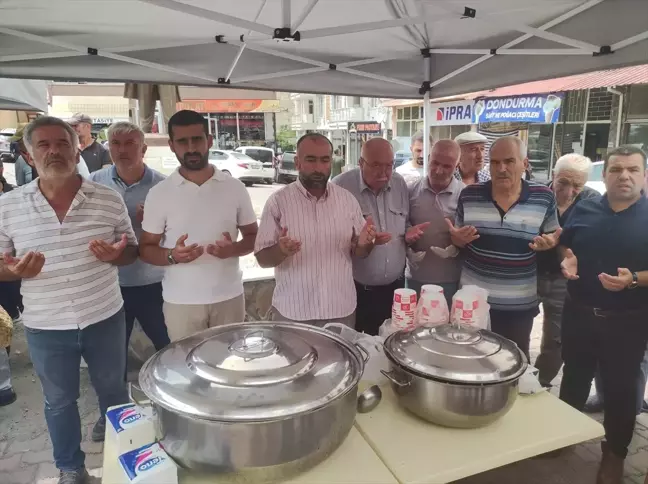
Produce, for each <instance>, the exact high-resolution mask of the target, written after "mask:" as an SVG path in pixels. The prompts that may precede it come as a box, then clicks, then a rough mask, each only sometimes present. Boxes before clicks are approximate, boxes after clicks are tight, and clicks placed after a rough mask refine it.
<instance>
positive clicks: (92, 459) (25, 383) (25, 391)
mask: <svg viewBox="0 0 648 484" xmlns="http://www.w3.org/2000/svg"><path fill="white" fill-rule="evenodd" d="M5 177H6V178H7V180H8V181H9V182H10V183H11V182H13V165H10V164H5ZM278 188H279V186H276V185H275V186H263V185H258V186H253V187H250V188H248V191H249V193H250V196H251V198H252V202H253V205H254V209H255V212H256V213H257V216H260V214H261V211H262V209H263V205H264V204H265V201H266V200H267V198H268V197H269V196H270V194H271V193H272V192H274V191H275V190H277V189H278ZM540 318H541V316H539V317H538V318H537V319H536V323H535V325H534V329H533V334H532V342H531V354H532V358H533V360H535V357H536V356H537V354H538V351H539V346H540V338H541V335H542V334H541V331H542V325H541V319H540ZM11 352H12V353H11V367H12V375H13V384H14V388H15V390H16V393H17V394H18V400H17V402H16V403H14V404H12V405H9V406H7V407H2V408H0V484H55V483H56V476H57V475H58V472H57V470H56V468H55V466H54V464H53V460H52V445H51V441H50V439H49V436H48V433H47V427H46V425H45V419H44V415H43V396H42V392H41V388H40V385H39V383H38V380H37V377H36V375H35V373H34V369H33V366H32V363H31V361H30V359H29V355H28V352H27V346H26V342H25V337H24V332H23V328H22V325H20V324H18V325H17V326H16V329H15V334H14V340H13V343H12V348H11ZM131 376H133V377H135V374H133V375H131ZM559 379H560V376H559V378H558V379H557V381H556V382H554V383H555V384H556V385H555V387H554V389H553V390H552V392H553V393H557V390H558V384H559ZM528 398H532V397H528ZM78 407H79V413H80V415H81V420H82V424H83V425H82V429H83V430H82V437H83V443H82V449H83V450H84V451H85V452H86V465H87V467H88V468H89V469H90V472H91V474H92V475H93V476H95V480H94V482H95V483H99V482H100V479H99V477H100V476H101V466H102V452H103V445H102V444H96V443H93V442H91V440H90V433H91V429H92V425H93V424H94V422H95V421H96V420H97V418H98V417H99V412H98V404H97V398H96V396H95V393H94V390H93V389H92V386H91V384H90V380H89V378H88V373H87V370H85V369H82V370H81V392H80V397H79V400H78ZM594 418H596V419H597V420H599V421H600V420H602V415H600V414H599V415H595V416H594ZM529 439H533V435H529ZM600 457H601V452H600V447H599V443H598V441H590V442H586V443H584V444H581V445H579V446H577V447H576V449H575V450H574V452H571V453H566V454H565V455H562V456H559V457H556V458H552V459H529V460H526V461H522V462H518V463H515V464H512V465H509V466H506V467H502V468H499V469H496V470H493V471H490V472H487V473H484V474H480V475H478V476H473V477H471V478H468V479H463V480H461V481H457V482H456V483H455V484H593V483H594V482H595V475H596V469H597V465H598V462H599V460H600ZM466 458H467V459H469V458H470V456H466ZM647 468H648V414H644V415H641V416H639V417H638V419H637V427H636V429H635V435H634V439H633V442H632V445H631V448H630V455H629V456H628V459H627V460H626V478H625V484H643V480H644V476H645V474H646V471H647ZM105 484H111V483H105Z"/></svg>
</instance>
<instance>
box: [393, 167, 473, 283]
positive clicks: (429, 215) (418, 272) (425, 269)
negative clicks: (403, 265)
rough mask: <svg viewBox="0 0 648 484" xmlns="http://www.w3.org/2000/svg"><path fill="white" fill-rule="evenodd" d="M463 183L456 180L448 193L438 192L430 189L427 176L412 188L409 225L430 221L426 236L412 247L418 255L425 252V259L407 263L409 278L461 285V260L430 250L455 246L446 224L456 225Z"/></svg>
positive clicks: (452, 182) (446, 191)
mask: <svg viewBox="0 0 648 484" xmlns="http://www.w3.org/2000/svg"><path fill="white" fill-rule="evenodd" d="M464 188H465V185H464V184H463V182H460V181H459V180H457V179H456V178H453V179H452V181H451V182H450V185H448V187H447V188H446V189H445V190H442V191H441V192H439V193H437V192H435V191H434V190H433V189H432V188H431V187H430V182H429V179H428V177H425V178H421V179H420V180H419V181H417V182H416V183H415V184H414V185H412V186H411V187H410V190H409V192H410V224H411V225H418V224H421V223H423V222H430V226H429V227H428V228H427V229H426V230H425V232H424V233H423V236H422V237H421V238H420V239H419V240H418V241H417V242H416V243H415V244H413V246H412V249H413V250H414V251H416V252H419V251H425V252H426V254H425V258H424V259H423V260H422V261H421V262H419V263H417V264H411V263H409V262H408V263H407V270H406V276H407V277H408V278H411V279H414V280H415V281H417V282H422V283H425V284H440V283H448V282H459V277H460V275H461V261H460V258H459V257H455V258H448V259H443V258H441V257H439V256H437V255H435V254H434V253H433V252H432V251H430V247H431V246H434V247H441V248H443V249H445V248H446V247H448V246H450V245H452V241H451V240H450V231H449V230H448V226H447V224H446V222H445V219H447V218H449V219H450V220H451V221H453V222H454V219H455V213H456V211H457V202H458V200H459V194H460V193H461V190H463V189H464Z"/></svg>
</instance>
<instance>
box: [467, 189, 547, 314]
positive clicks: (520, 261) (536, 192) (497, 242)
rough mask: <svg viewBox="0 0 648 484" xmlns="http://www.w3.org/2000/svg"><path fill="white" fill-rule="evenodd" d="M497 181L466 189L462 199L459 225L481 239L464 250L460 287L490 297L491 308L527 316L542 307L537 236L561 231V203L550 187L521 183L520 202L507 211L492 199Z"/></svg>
mask: <svg viewBox="0 0 648 484" xmlns="http://www.w3.org/2000/svg"><path fill="white" fill-rule="evenodd" d="M492 188H493V187H492V182H490V181H489V182H486V183H479V184H476V185H470V186H468V187H466V188H465V189H464V190H463V192H461V195H460V196H459V203H458V206H457V217H456V221H455V222H456V225H457V226H459V227H463V226H465V225H472V226H474V227H475V228H476V229H477V231H478V233H479V238H478V239H477V240H475V241H473V242H472V243H470V244H468V245H467V246H466V247H465V249H464V250H463V256H464V264H463V268H462V273H461V285H466V284H474V285H476V286H480V287H482V288H484V289H486V290H487V291H488V292H489V298H488V302H489V304H490V306H491V308H492V309H495V310H504V311H527V310H532V309H535V308H537V306H538V296H537V270H538V269H537V261H536V253H535V251H533V250H532V249H531V248H530V247H529V244H530V243H531V242H532V241H533V238H534V237H537V236H538V235H541V234H544V233H551V232H555V231H556V230H557V229H558V228H559V227H560V225H559V223H558V215H557V213H556V199H555V197H554V194H553V192H552V191H551V189H550V188H549V187H547V186H545V185H539V184H536V183H530V182H527V181H524V180H522V191H521V193H520V199H519V200H518V201H517V202H516V203H515V204H514V205H513V206H512V207H511V208H510V209H509V210H508V212H503V211H502V210H501V208H499V207H498V206H497V204H496V203H495V201H494V200H493V197H492Z"/></svg>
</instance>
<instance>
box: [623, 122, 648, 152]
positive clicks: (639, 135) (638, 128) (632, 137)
mask: <svg viewBox="0 0 648 484" xmlns="http://www.w3.org/2000/svg"><path fill="white" fill-rule="evenodd" d="M627 144H629V145H634V146H636V147H637V148H641V149H642V150H644V151H645V152H647V153H648V124H631V125H629V127H628V139H627Z"/></svg>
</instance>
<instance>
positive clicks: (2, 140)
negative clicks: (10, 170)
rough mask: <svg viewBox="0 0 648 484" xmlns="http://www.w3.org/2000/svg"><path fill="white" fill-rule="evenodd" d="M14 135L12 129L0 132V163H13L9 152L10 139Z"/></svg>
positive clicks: (12, 157)
mask: <svg viewBox="0 0 648 484" xmlns="http://www.w3.org/2000/svg"><path fill="white" fill-rule="evenodd" d="M15 133H16V130H15V129H14V128H5V129H3V130H0V161H3V162H13V161H14V156H13V153H12V152H11V138H13V135H14V134H15Z"/></svg>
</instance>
